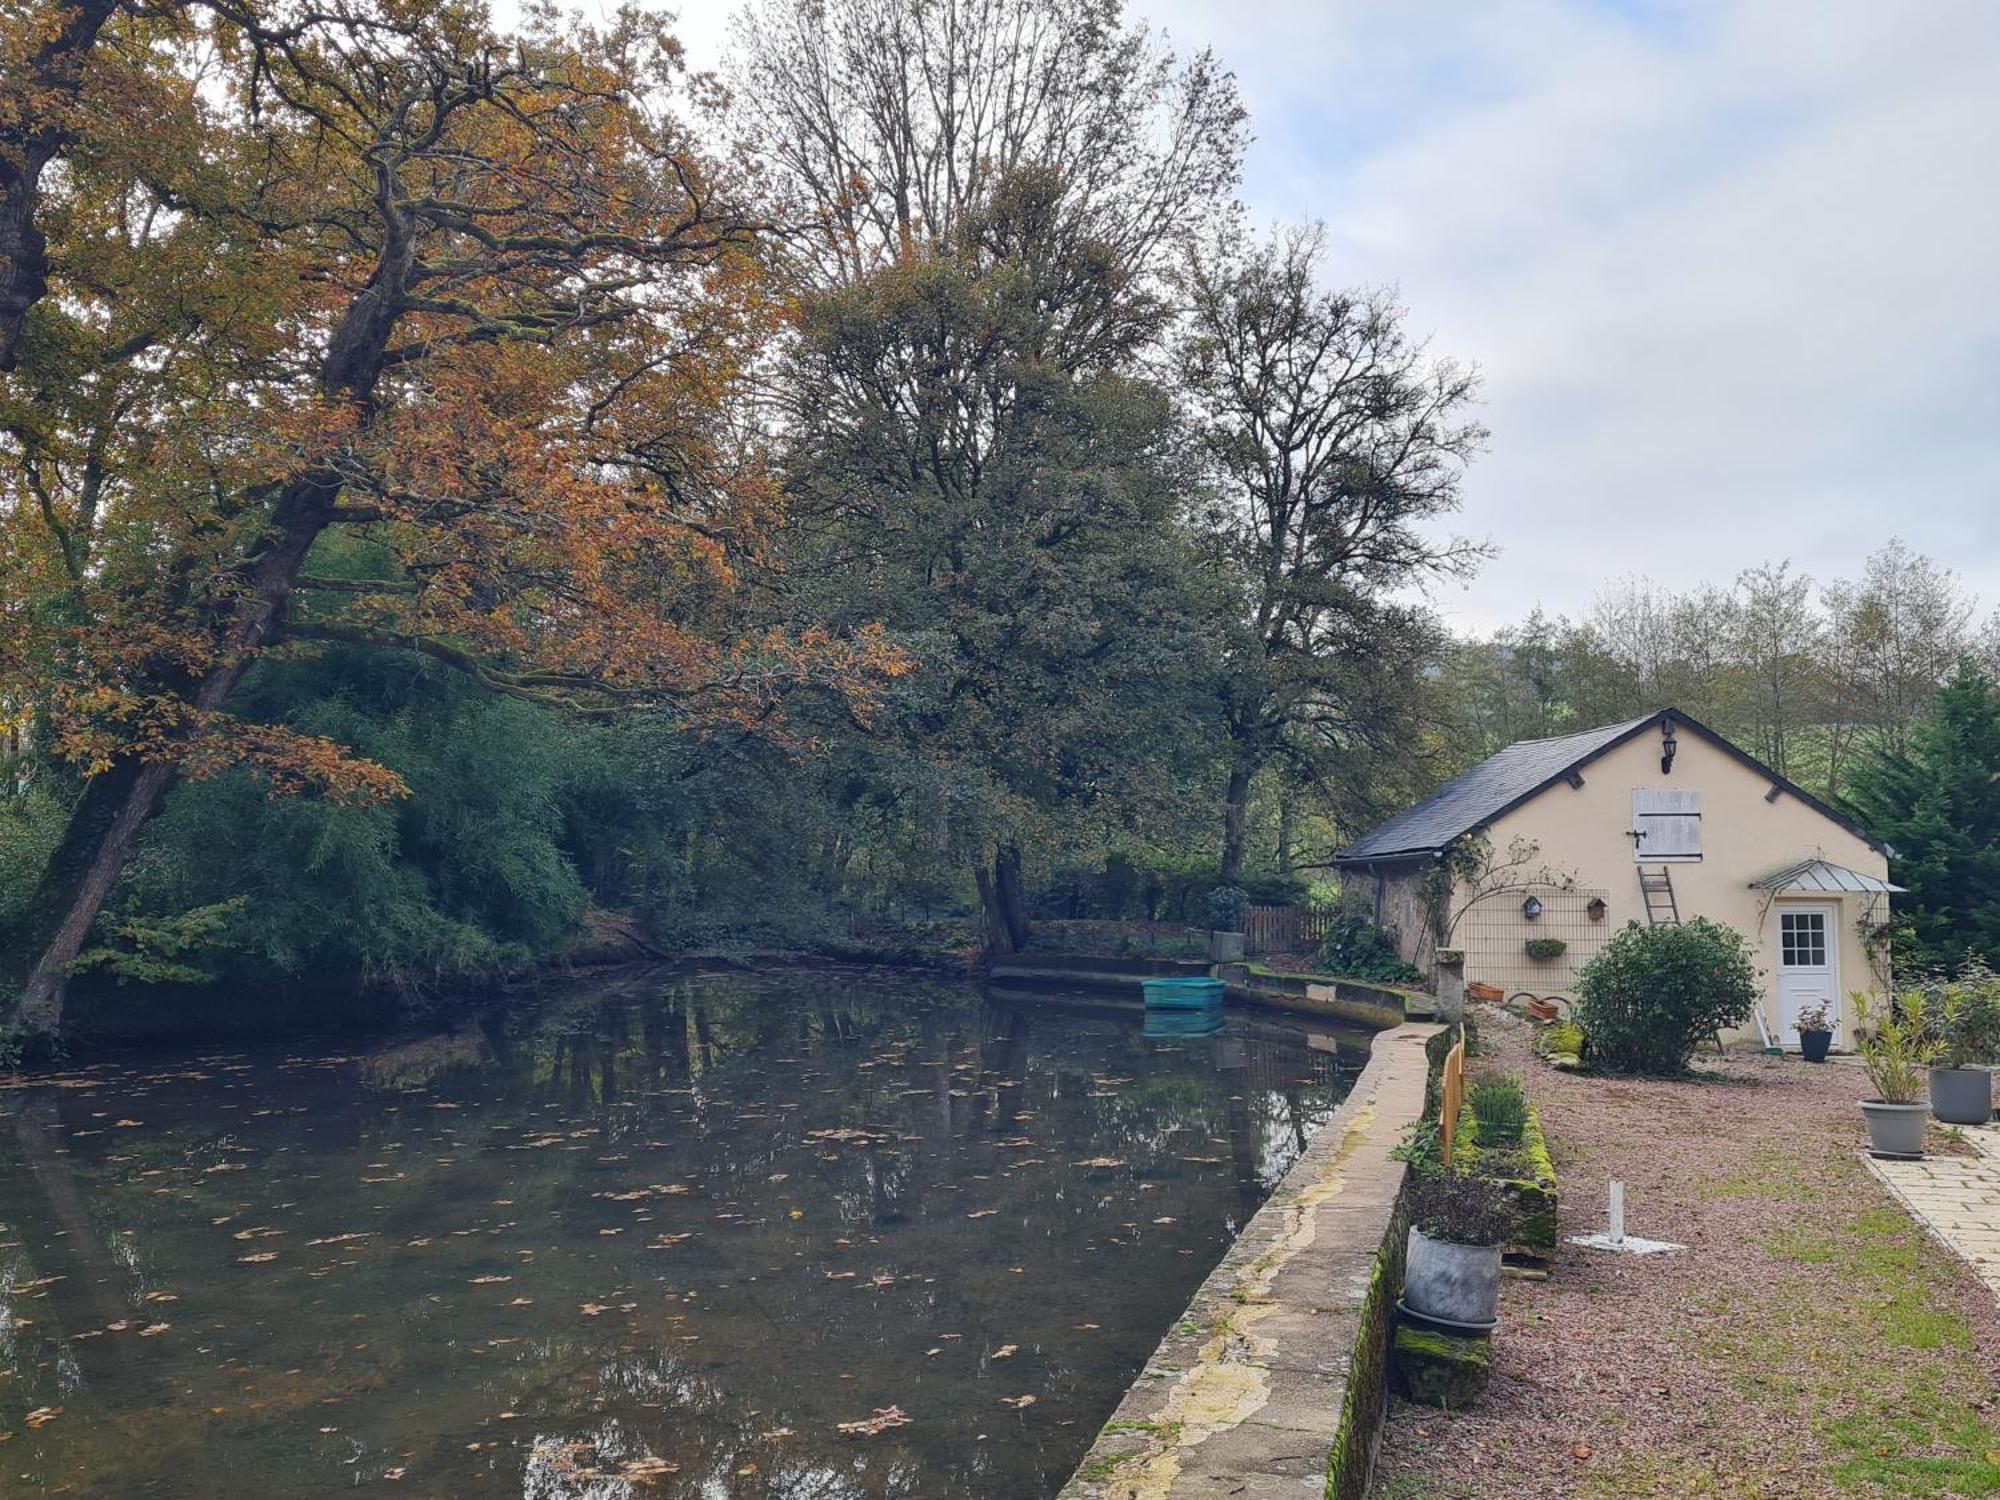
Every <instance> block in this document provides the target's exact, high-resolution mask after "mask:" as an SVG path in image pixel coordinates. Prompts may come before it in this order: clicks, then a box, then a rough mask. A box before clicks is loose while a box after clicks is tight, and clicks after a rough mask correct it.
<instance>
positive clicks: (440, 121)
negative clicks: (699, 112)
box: [0, 0, 901, 992]
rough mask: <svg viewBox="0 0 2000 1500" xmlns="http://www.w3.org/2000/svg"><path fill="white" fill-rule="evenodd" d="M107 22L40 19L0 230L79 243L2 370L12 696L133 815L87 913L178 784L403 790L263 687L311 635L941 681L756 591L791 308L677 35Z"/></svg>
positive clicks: (865, 639)
mask: <svg viewBox="0 0 2000 1500" xmlns="http://www.w3.org/2000/svg"><path fill="white" fill-rule="evenodd" d="M74 20H75V12H74V9H73V7H69V6H66V5H63V4H60V3H47V4H41V5H33V6H29V7H28V8H27V9H26V10H25V12H23V11H19V10H13V11H9V12H8V13H7V14H6V17H5V18H4V19H0V27H4V28H5V30H4V32H0V56H4V57H5V58H6V59H7V60H8V67H7V81H6V83H5V84H4V86H0V155H4V156H5V157H6V159H7V161H8V163H9V169H8V175H6V176H4V178H0V188H4V189H6V191H7V194H8V200H7V201H8V207H9V210H10V212H12V213H14V214H15V218H14V219H12V220H11V221H10V223H11V225H12V231H13V232H12V233H11V238H0V248H4V247H5V246H6V245H12V246H14V247H15V248H16V249H20V247H22V246H25V245H27V244H29V242H30V241H31V240H32V241H35V242H37V243H45V244H46V247H47V253H46V257H45V262H46V264H45V268H43V269H44V271H45V274H41V273H40V272H38V273H37V274H41V279H42V280H43V281H44V283H45V289H44V292H43V294H42V295H40V296H36V297H32V298H28V299H27V300H26V303H25V305H24V306H23V307H22V308H21V312H20V316H19V317H18V318H17V319H16V320H15V322H14V325H13V326H14V328H15V329H16V330H17V331H18V338H17V339H16V338H14V337H12V336H11V334H10V337H9V346H10V349H11V350H12V354H13V357H12V361H11V362H12V363H13V366H14V368H13V369H12V371H11V373H9V374H7V375H5V376H0V450H4V451H0V621H4V623H5V629H4V633H0V704H4V705H5V706H6V708H7V712H8V714H9V715H10V717H11V718H14V719H17V720H18V721H20V722H21V723H23V724H26V725H27V726H29V727H28V733H30V734H32V735H34V736H36V737H38V738H39V739H40V740H41V741H42V742H43V743H44V745H45V746H46V747H47V748H49V749H52V750H53V751H54V752H55V753H57V754H59V755H60V756H62V757H64V758H67V759H68V760H70V761H73V762H75V763H77V764H79V765H81V766H82V767H85V768H87V769H88V770H90V771H92V772H94V773H97V774H96V775H95V777H94V779H93V780H92V782H91V783H90V786H91V789H92V790H91V795H92V796H94V797H96V798H97V799H99V800H100V801H102V802H104V803H105V804H106V805H105V806H104V807H103V808H102V809H100V810H99V811H100V812H101V813H102V814H103V816H102V817H101V818H99V819H98V820H97V821H98V822H101V823H115V825H116V826H118V827H123V828H125V830H126V832H125V836H124V846H123V847H122V848H118V847H113V845H112V844H111V843H107V842H106V841H105V839H104V838H100V837H96V836H94V835H93V837H92V838H91V839H89V840H85V841H84V844H85V845H86V846H85V847H77V848H72V849H70V850H68V851H67V858H65V857H60V856H59V858H58V861H57V867H56V868H55V869H54V870H52V872H51V879H52V880H53V881H55V882H56V883H57V884H59V885H62V886H64V887H65V888H64V889H62V890H57V891H52V893H51V899H52V901H54V902H55V906H53V907H52V908H51V915H52V916H53V915H54V912H55V911H56V910H57V909H59V908H60V907H61V906H62V904H63V903H65V902H68V903H70V904H69V906H68V915H69V917H70V918H71V920H70V921H69V922H68V923H67V924H66V926H67V927H69V928H72V929H76V931H75V932H74V933H73V934H72V935H73V936H74V937H75V938H76V939H77V940H80V938H81V928H78V927H77V922H76V920H75V919H76V918H77V917H78V916H79V915H80V914H81V913H80V909H79V908H78V907H77V905H76V904H75V902H76V901H78V900H81V901H83V902H84V904H86V905H89V904H91V902H92V901H95V902H101V900H102V898H103V894H104V892H105V890H107V889H108V888H109V884H110V883H111V881H112V880H114V879H115V877H116V873H117V870H118V869H119V868H120V867H122V864H123V862H124V860H125V859H126V858H129V855H130V852H131V842H132V838H133V837H134V836H136V831H137V828H138V826H140V825H142V824H143V822H144V821H145V819H146V818H147V817H148V816H150V814H151V811H152V809H153V807H155V806H157V804H158V800H159V797H160V796H161V795H162V794H163V792H164V789H165V787H166V785H167V784H168V783H169V782H170V780H171V779H172V777H173V776H175V775H190V776H197V777H199V776H206V775H210V774H213V773H214V772H215V771H217V770H219V769H221V768H223V767H225V766H231V765H244V766H247V767H249V768H251V769H253V770H254V771H255V772H256V773H257V774H259V775H261V776H262V777H264V778H265V779H266V780H267V781H268V783H269V785H270V787H271V788H272V790H274V791H276V792H296V791H301V790H306V789H309V788H311V789H320V790H323V791H325V792H327V793H329V794H331V795H333V796H335V797H340V798H352V799H364V800H365V799H371V798H381V797H388V796H394V795H396V794H397V793H398V792H399V791H400V790H401V783H400V781H399V780H398V778H397V777H396V775H395V774H394V773H393V772H391V771H389V770H387V769H385V768H384V767H381V766H378V765H374V764H370V763H368V762H366V761H363V760H359V759H357V758H355V757H354V756H352V755H350V754H348V753H347V752H346V751H345V750H344V749H343V747H342V746H341V745H339V744H337V743H335V742H333V741H332V740H329V739H326V738H323V737H319V736H314V735H309V734H301V733H295V732H293V731H291V730H289V729H287V728H286V727H284V726H282V725H273V724H252V723H246V722H243V721H241V720H239V719H238V718H236V717H235V716H233V715H232V713H231V712H230V708H229V700H230V696H231V694H232V692H233V690H234V688H235V687H236V685H237V683H238V682H239V681H240V679H241V677H242V674H243V672H244V671H245V670H246V669H247V668H248V666H249V665H250V664H251V663H252V662H253V661H254V660H256V659H257V658H258V657H259V656H262V655H265V654H268V653H271V652H287V653H296V652H302V651H311V650H314V649H317V648H316V645H315V643H317V642H324V641H340V642H347V643H362V644H380V645H383V646H393V647H399V648H402V649H406V650H414V651H417V652H420V653H423V654H426V655H428V656H431V657H433V658H435V659H437V660H440V661H443V662H446V663H448V664H450V665H451V666H453V667H455V668H458V669H459V670H462V671H464V672H466V673H468V674H470V675H472V676H474V677H476V678H477V679H478V680H479V681H481V682H482V683H485V684H486V685H487V686H489V687H490V688H492V689H493V690H495V691H497V692H501V693H506V694H511V695H515V696H519V697H526V698H532V699H535V700H538V701H544V702H549V703H555V704H560V705H562V706H564V707H566V708H568V709H571V710H574V711H577V712H582V713H605V712H609V711H611V710H613V709H616V708H619V707H622V706H628V705H634V704H653V705H670V706H671V707H673V709H674V710H675V711H676V712H678V713H681V714H684V715H685V716H686V717H687V719H688V720H689V722H692V723H702V722H709V723H715V722H725V723H736V724H763V725H775V724H776V722H777V710H778V707H779V704H780V701H781V699H782V698H783V696H784V695H785V694H786V693H787V692H789V691H792V690H794V689H796V688H798V687H800V686H801V685H811V686H815V687H819V688H824V689H828V690H830V691H832V692H834V693H836V694H839V695H842V696H844V697H845V698H846V699H848V700H849V702H850V704H851V706H852V707H853V708H854V709H855V710H856V711H858V712H862V713H865V712H866V711H867V709H868V707H869V704H870V701H871V695H872V693H873V691H874V689H875V686H876V685H877V684H878V683H879V682H881V681H882V680H883V679H884V678H885V677H887V676H890V675H893V674H895V673H896V672H897V671H899V670H901V663H900V660H899V659H898V658H897V656H896V655H895V653H893V652H892V651H890V650H889V649H888V648H887V647H886V645H885V644H884V643H883V641H882V639H881V638H880V636H879V634H877V633H875V632H872V631H868V630H859V631H853V632H849V633H848V634H846V635H845V636H843V637H841V638H835V637H834V636H832V635H830V634H828V633H826V632H824V631H819V630H814V629H810V628H807V629H804V630H787V629H783V628H780V627H779V626H778V625H777V624H776V623H773V622H771V621H769V620H765V621H762V622H757V621H753V620H750V619H748V618H746V616H745V614H744V612H743V610H742V608H741V607H740V602H739V596H740V593H741V590H742V587H743V583H744V580H745V578H746V576H748V575H750V574H752V573H754V572H756V571H758V570H760V569H761V568H763V567H764V566H765V565H766V563H767V561H768V558H767V555H766V547H767V538H768V536H769V534H770V532H771V529H772V527H773V525H774V523H775V521H776V519H777V515H778V492H777V487H776V486H775V484H774V483H773V480H772V478H771V475H770V473H769V470H768V468H767V464H766V459H765V454H764V453H763V451H762V448H761V446H760V444H759V442H758V441H757V440H756V439H755V437H754V435H753V428H752V425H751V423H750V422H749V421H748V420H747V416H746V411H747V408H746V405H745V402H746V399H747V394H748V386H747V373H748V372H749V371H750V369H751V368H752V367H753V365H754V363H755V361H756V360H757V359H758V358H759V355H760V352H761V351H762V350H763V349H764V347H765V345H766V342H767V341H768V340H769V338H770V337H771V335H772V333H773V330H774V329H775V328H776V326H777V324H778V321H779V318H780V312H781V297H780V294H779V292H778V291H777V290H776V283H775V282H774V279H773V276H772V274H771V269H770V256H769V247H768V244H767V236H766V226H765V224H764V222H763V219H762V217H761V214H760V209H759V205H758V204H757V202H756V200H755V198H754V196H753V194H752V193H751V192H750V191H749V190H748V187H747V178H746V176H745V174H743V173H742V172H741V171H739V170H738V168H737V167H736V166H735V164H733V163H732V162H731V161H730V160H729V159H728V158H727V156H726V155H724V154H722V153H718V152H715V151H712V150H709V149H707V148H706V147H705V146H704V144H703V143H702V142H701V141H699V140H698V139H697V138H696V137H695V135H694V133H693V132H692V131H691V130H690V129H689V127H688V126H687V125H686V124H685V123H684V121H683V119H682V117H681V115H680V113H679V112H678V110H679V108H680V106H681V104H682V103H684V102H685V93H686V90H685V87H684V82H683V79H682V73H681V68H680V62H679V53H678V48H677V47H676V45H675V44H674V42H673V41H672V40H671V38H669V37H668V36H666V35H665V34H663V33H662V32H660V31H659V30H658V29H657V28H655V27H654V26H652V25H651V24H650V23H648V22H646V21H643V20H641V19H640V18H638V17H636V16H632V15H627V16H622V17H620V18H619V19H618V20H617V21H616V22H615V23H613V24H612V25H611V26H610V27H609V28H608V29H606V30H604V31H601V32H600V31H592V30H589V29H585V28H583V27H581V26H577V25H565V24H560V23H558V22H556V21H554V20H553V19H550V18H549V17H547V16H542V15H537V16H536V17H534V18H533V19H531V20H530V21H529V23H528V24H527V25H526V26H525V27H524V28H523V29H522V30H521V31H520V32H519V33H518V34H515V35H512V36H502V35H500V34H498V33H496V32H494V31H493V30H491V29H490V27H489V26H488V24H487V23H486V21H485V20H484V18H483V13H482V12H480V11H479V10H477V9H475V8H472V7H467V6H461V5H455V4H450V3H442V0H414V3H408V0H398V3H363V4H336V5H334V6H332V7H320V6H315V7H310V8H307V7H292V6H287V5H283V4H277V5H264V4H240V5H239V4H233V3H215V4H208V5H197V6H193V7H187V8H180V9H174V10H171V11H167V12H160V11H156V10H152V9H143V10H142V9H140V8H136V7H134V8H132V9H129V10H127V9H118V10H116V11H113V12H111V13H110V14H109V15H108V16H106V17H105V18H104V19H103V20H102V22H101V25H100V26H99V28H98V29H96V30H95V32H94V33H93V39H92V41H91V42H90V43H89V44H87V45H80V46H75V47H71V48H69V50H67V51H65V52H63V53H62V55H61V56H60V57H53V58H52V55H51V54H50V48H51V47H52V46H54V45H55V44H56V42H59V41H60V40H61V39H62V38H64V37H65V36H68V35H69V34H70V31H71V30H74V27H73V25H71V23H72V22H74ZM66 27H68V28H69V30H66V29H65V28H66ZM38 154H39V155H41V156H42V157H43V158H44V160H43V162H42V164H41V165H39V166H35V170H34V171H32V172H30V171H29V170H28V168H29V167H30V166H34V158H35V157H36V156H37V155H38ZM24 184H25V186H24ZM23 225H25V226H26V230H27V234H26V237H25V238H24V236H23V235H22V233H20V232H19V231H20V230H21V228H22V226H23ZM8 232H9V231H8V226H6V225H0V235H5V234H7V233H8ZM25 257H26V251H25V250H23V251H22V252H21V254H18V255H15V256H14V257H13V258H12V260H10V261H9V262H8V269H9V271H10V274H11V273H12V272H14V271H19V270H21V267H22V266H23V265H24V264H25ZM31 269H32V268H31ZM35 279H36V277H35V276H33V275H29V276H27V277H26V281H33V280H35ZM24 284H25V283H24V281H23V276H20V275H14V276H12V279H11V280H10V282H9V283H8V285H9V286H11V287H14V288H15V289H16V290H19V288H20V287H21V286H22V285H24ZM6 313H7V309H6V308H5V307H0V316H5V315H6ZM114 804H115V805H114ZM84 811H85V812H88V811H90V810H89V809H85V810H84ZM86 821H89V820H88V819H86ZM76 842H77V841H76V840H74V839H73V840H72V843H76ZM93 886H94V887H95V895H94V897H93V896H92V894H91V890H92V887H93ZM94 909H95V907H94V905H92V906H91V910H92V911H93V912H94ZM87 926H88V917H87V915H84V917H83V921H82V927H83V928H87ZM62 946H63V943H62V941H61V940H60V939H59V941H58V944H57V948H58V949H60V948H61V947H62ZM73 956H74V952H73V944H72V945H71V951H70V952H69V953H68V954H64V953H62V952H59V951H56V950H51V953H50V954H49V955H45V957H44V962H43V964H42V966H41V967H42V971H43V973H44V979H45V981H46V982H45V983H44V986H43V987H44V989H48V988H51V987H52V988H53V989H54V990H55V991H57V992H59V990H60V978H61V970H62V966H63V965H64V964H66V963H67V962H68V959H69V958H71V957H73ZM51 959H53V960H54V961H55V967H54V968H53V969H51V963H50V960H51Z"/></svg>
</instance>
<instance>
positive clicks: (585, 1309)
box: [577, 1302, 604, 1318]
mask: <svg viewBox="0 0 2000 1500" xmlns="http://www.w3.org/2000/svg"><path fill="white" fill-rule="evenodd" d="M577 1311H578V1312H580V1313H582V1314H583V1315H584V1316H585V1317H586V1318H594V1317H596V1316H598V1315H599V1314H600V1313H602V1312H603V1311H604V1308H603V1305H602V1304H600V1303H596V1302H586V1303H584V1304H583V1306H581V1307H579V1308H578V1309H577Z"/></svg>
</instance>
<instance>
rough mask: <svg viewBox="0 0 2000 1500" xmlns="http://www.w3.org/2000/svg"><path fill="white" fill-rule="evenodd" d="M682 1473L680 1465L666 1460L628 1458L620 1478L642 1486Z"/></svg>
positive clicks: (620, 1468)
mask: <svg viewBox="0 0 2000 1500" xmlns="http://www.w3.org/2000/svg"><path fill="white" fill-rule="evenodd" d="M680 1471H681V1466H680V1465H679V1464H670V1463H668V1462H667V1461H666V1460H665V1459H664V1458H628V1459H626V1460H625V1462H624V1463H623V1464H622V1465H621V1466H620V1467H619V1470H618V1477H619V1478H620V1479H626V1480H634V1481H637V1482H638V1483H640V1484H653V1483H655V1482H657V1481H658V1480H662V1479H665V1478H666V1477H667V1476H668V1475H669V1474H678V1473H680Z"/></svg>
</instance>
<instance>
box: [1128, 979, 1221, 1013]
mask: <svg viewBox="0 0 2000 1500" xmlns="http://www.w3.org/2000/svg"><path fill="white" fill-rule="evenodd" d="M1140 988H1142V989H1143V990H1144V991H1145V992H1146V1009H1148V1010H1220V1009H1222V981H1221V980H1220V979H1147V980H1142V981H1141V982H1140Z"/></svg>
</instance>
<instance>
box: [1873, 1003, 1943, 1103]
mask: <svg viewBox="0 0 2000 1500" xmlns="http://www.w3.org/2000/svg"><path fill="white" fill-rule="evenodd" d="M1853 998H1854V1010H1855V1016H1856V1018H1857V1019H1858V1020H1859V1021H1860V1022H1861V1025H1862V1027H1863V1035H1862V1037H1861V1066H1862V1068H1863V1070H1864V1071H1865V1072H1866V1073H1867V1074H1868V1082H1869V1083H1870V1084H1871V1085H1873V1087H1874V1089H1875V1097H1876V1098H1878V1099H1880V1100H1882V1101H1883V1102H1884V1103H1886V1104H1917V1103H1921V1102H1922V1100H1923V1097H1924V1092H1925V1087H1926V1083H1927V1073H1928V1070H1929V1069H1931V1068H1933V1067H1935V1066H1937V1064H1938V1061H1939V1060H1940V1059H1941V1058H1942V1057H1943V1056H1944V1043H1943V1042H1941V1041H1939V1040H1938V1039H1937V1036H1936V1035H1935V1032H1936V1029H1937V1017H1936V1015H1935V1014H1934V1012H1933V1009H1932V1006H1931V1002H1930V998H1929V997H1928V996H1927V995H1925V994H1924V992H1923V991H1922V990H1911V991H1909V992H1908V993H1907V994H1905V995H1903V996H1902V997H1901V998H1900V999H1899V1000H1897V1001H1896V1002H1895V1004H1893V1005H1891V1006H1890V1007H1889V1013H1888V1014H1887V1015H1885V1016H1883V1017H1882V1019H1881V1020H1879V1021H1877V1020H1876V1019H1875V1012H1874V1007H1873V1005H1872V1004H1871V1002H1870V998H1869V996H1867V995H1866V994H1859V993H1858V994H1856V995H1855V996H1854V997H1853Z"/></svg>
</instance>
